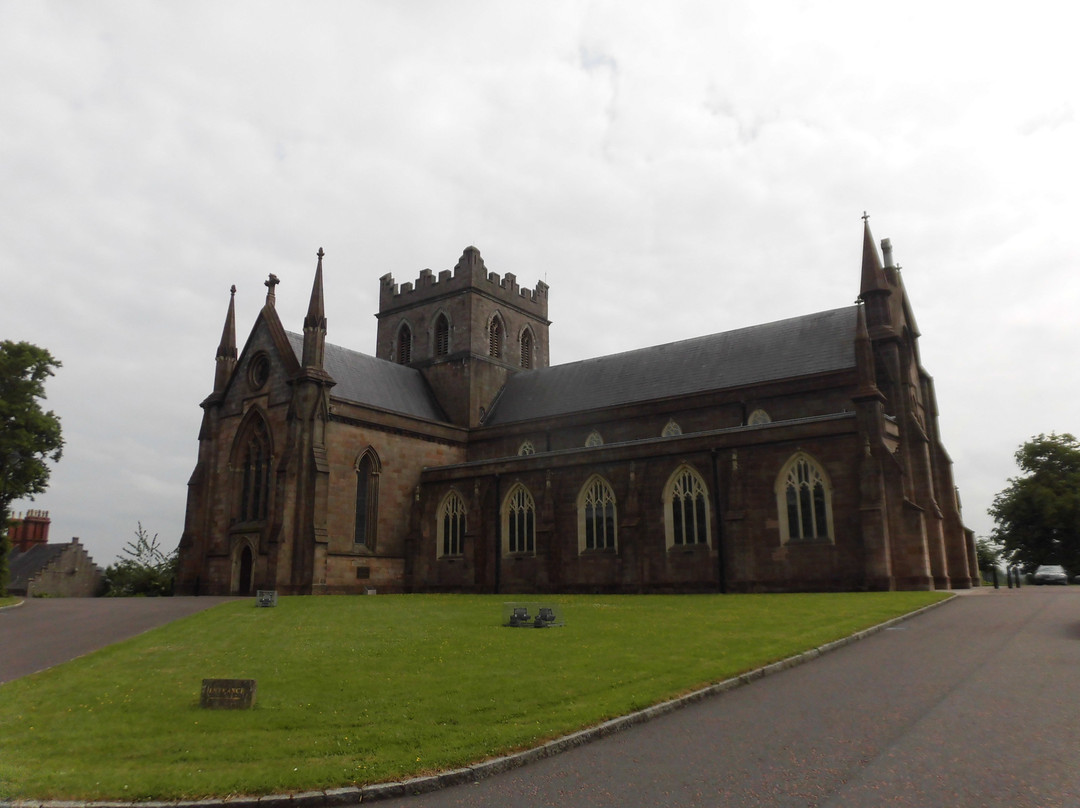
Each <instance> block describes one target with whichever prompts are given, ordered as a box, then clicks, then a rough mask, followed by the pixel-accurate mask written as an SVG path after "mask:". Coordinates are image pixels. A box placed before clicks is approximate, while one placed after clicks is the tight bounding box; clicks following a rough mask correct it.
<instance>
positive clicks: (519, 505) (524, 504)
mask: <svg viewBox="0 0 1080 808" xmlns="http://www.w3.org/2000/svg"><path fill="white" fill-rule="evenodd" d="M502 527H503V537H504V538H503V546H504V547H505V549H506V552H507V553H508V554H518V555H523V554H525V555H531V554H533V553H535V552H536V503H535V502H534V501H533V498H532V494H530V493H529V490H528V489H527V488H526V487H525V486H523V485H516V486H514V487H513V488H512V489H511V490H510V493H509V495H508V496H507V497H506V501H505V504H504V505H503V517H502Z"/></svg>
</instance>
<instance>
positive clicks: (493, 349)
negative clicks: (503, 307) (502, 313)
mask: <svg viewBox="0 0 1080 808" xmlns="http://www.w3.org/2000/svg"><path fill="white" fill-rule="evenodd" d="M503 331H504V329H503V323H502V318H501V317H499V315H498V314H496V315H495V316H494V317H492V318H491V324H490V325H489V326H488V355H489V356H493V357H494V358H496V359H501V358H502V345H503Z"/></svg>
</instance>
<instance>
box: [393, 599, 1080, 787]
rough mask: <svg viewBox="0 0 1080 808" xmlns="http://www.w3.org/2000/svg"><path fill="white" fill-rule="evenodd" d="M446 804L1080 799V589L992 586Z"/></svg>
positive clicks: (503, 777) (493, 780) (504, 777)
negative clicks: (997, 588) (799, 664)
mask: <svg viewBox="0 0 1080 808" xmlns="http://www.w3.org/2000/svg"><path fill="white" fill-rule="evenodd" d="M380 804H381V805H384V806H386V808H391V806H409V808H432V807H433V806H472V807H474V808H475V807H479V806H493V807H494V806H498V808H512V807H513V806H522V807H524V806H528V808H536V807H537V806H560V808H564V807H565V806H618V808H628V807H630V806H829V807H830V808H837V807H839V806H845V808H847V807H848V806H852V807H853V806H860V808H862V807H863V806H920V808H933V807H936V806H999V805H1000V806H1010V808H1017V807H1018V806H1040V808H1050V807H1051V806H1080V587H1077V586H1071V587H1067V588H1066V587H1062V588H1056V587H1055V588H1041V587H1025V588H1024V589H1021V590H1008V589H1002V590H999V591H997V592H994V591H993V590H991V591H989V592H986V591H985V590H983V591H980V592H977V593H972V594H967V595H963V596H961V597H958V598H956V599H955V600H954V601H953V602H951V603H948V604H946V605H944V606H942V607H940V608H938V609H934V610H932V611H930V612H928V613H926V614H925V615H922V616H920V617H917V618H915V619H912V620H910V621H907V622H905V623H902V624H901V625H900V626H898V627H897V628H893V629H889V630H886V631H883V632H881V633H879V634H876V635H874V636H872V637H870V638H868V639H866V640H864V641H862V642H857V643H853V644H851V645H849V646H846V647H844V648H842V649H840V650H838V651H835V652H833V653H830V654H826V655H824V656H822V657H820V658H818V659H815V660H814V661H812V662H810V663H808V664H806V665H802V666H799V667H796V668H791V669H789V670H786V671H783V672H782V673H779V674H776V675H774V676H770V677H767V678H765V679H761V680H758V681H756V682H753V683H752V684H750V685H747V686H745V687H741V688H738V689H736V690H734V691H731V692H729V693H727V694H725V695H722V696H719V697H717V698H714V699H710V700H707V701H704V702H699V703H698V704H695V705H692V706H690V707H687V708H686V709H683V710H679V711H677V712H675V713H671V714H669V715H667V716H665V717H663V718H661V719H659V720H656V721H653V722H651V723H648V724H644V725H639V726H637V727H634V728H632V729H630V730H628V731H626V732H623V733H621V734H618V735H614V736H611V737H608V738H605V739H603V740H601V741H599V742H597V743H594V744H591V745H589V746H585V747H580V748H578V749H574V750H572V751H570V752H567V753H564V754H562V755H559V756H557V757H553V758H548V759H547V760H544V761H541V762H539V763H535V764H532V765H529V766H526V767H523V768H520V769H516V770H514V771H512V772H509V773H507V774H504V775H499V776H497V777H493V778H491V779H488V780H483V781H480V782H479V783H476V784H470V785H462V786H457V787H454V788H450V789H446V790H444V791H439V792H434V793H431V794H425V795H420V796H414V797H409V798H403V799H398V800H392V801H387V802H384V803H380Z"/></svg>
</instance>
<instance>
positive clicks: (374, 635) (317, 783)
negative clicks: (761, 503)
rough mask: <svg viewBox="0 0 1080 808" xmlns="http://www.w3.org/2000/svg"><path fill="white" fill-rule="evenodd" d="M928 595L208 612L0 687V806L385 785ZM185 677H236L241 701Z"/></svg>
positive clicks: (716, 675) (786, 652)
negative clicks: (552, 616)
mask: <svg viewBox="0 0 1080 808" xmlns="http://www.w3.org/2000/svg"><path fill="white" fill-rule="evenodd" d="M941 597H943V595H941V594H937V593H926V592H902V593H852V594H828V595H826V594H800V595H760V596H756V595H740V596H731V595H728V596H716V595H712V596H710V595H701V596H696V595H681V596H642V597H632V596H621V597H620V596H615V597H589V596H560V597H558V598H557V599H556V601H557V602H558V603H559V604H560V605H561V607H562V610H563V614H564V616H565V619H566V625H565V626H563V627H560V628H552V629H547V630H535V629H510V628H503V627H502V626H501V625H500V622H501V618H502V611H501V604H502V602H503V601H504V600H508V598H506V597H505V596H504V597H499V596H453V595H447V596H439V595H432V596H383V595H380V596H378V597H351V598H349V597H337V598H332V597H319V598H302V597H295V598H281V599H280V600H279V602H278V606H277V607H276V608H273V609H258V608H255V607H254V606H253V602H252V601H250V600H248V601H238V602H233V603H228V604H225V605H223V606H220V607H218V608H216V609H213V610H210V611H208V612H203V613H201V614H198V615H194V616H192V617H189V618H186V619H184V620H180V621H177V622H175V623H172V624H170V625H168V626H165V627H164V628H161V629H159V630H157V631H153V632H150V633H148V634H144V635H142V636H140V637H136V638H134V639H132V640H129V641H127V642H124V643H120V644H118V645H115V646H112V647H109V648H106V649H104V650H102V651H100V652H98V653H95V654H92V655H90V656H87V657H83V658H81V659H77V660H75V661H73V662H70V663H68V664H66V665H62V666H60V667H57V668H54V669H52V670H48V671H44V672H42V673H40V674H37V675H34V676H31V677H27V678H24V679H20V680H16V681H14V682H10V683H8V684H5V685H3V686H0V749H2V750H3V753H2V754H0V797H3V798H7V799H18V798H42V799H46V798H47V799H132V800H148V799H179V798H194V797H200V796H207V795H217V796H225V795H230V794H263V793H276V792H283V791H303V790H308V789H313V788H330V787H335V786H343V785H353V784H364V783H371V782H379V781H386V780H395V779H400V778H405V777H409V776H413V775H416V774H419V773H423V772H427V771H432V770H439V769H448V768H454V767H458V766H461V765H464V764H467V763H470V762H474V761H478V760H483V759H485V758H488V757H492V756H497V755H501V754H505V753H506V752H508V751H511V750H516V749H521V748H525V747H529V746H532V745H535V744H537V743H539V742H541V741H544V740H546V739H550V738H553V737H558V736H560V735H563V734H566V733H568V732H571V731H574V730H577V729H580V728H582V727H585V726H589V725H593V724H596V723H598V722H600V721H603V720H605V719H607V718H610V717H613V716H616V715H621V714H625V713H628V712H631V711H633V710H636V709H640V708H642V707H646V706H648V705H651V704H655V703H657V702H660V701H663V700H665V699H668V698H671V697H674V696H676V695H679V694H681V693H685V692H688V691H692V690H695V689H697V688H699V687H702V686H704V685H707V684H709V683H713V682H717V681H721V680H723V679H725V678H728V677H730V676H734V675H737V674H739V673H742V672H745V671H747V670H750V669H753V668H755V667H758V666H760V665H763V664H766V663H769V662H773V661H776V660H778V659H781V658H784V657H787V656H790V655H792V654H795V653H798V652H801V651H803V650H806V649H808V648H812V647H815V646H818V645H821V644H822V643H825V642H829V641H831V640H835V639H838V638H840V637H843V636H846V635H847V634H850V633H852V632H854V631H857V630H859V629H862V628H866V627H868V626H871V625H874V624H876V623H879V622H881V621H883V620H886V619H889V618H891V617H894V616H897V615H899V614H903V613H906V612H908V611H911V610H913V609H916V608H919V607H921V606H924V605H926V604H928V603H931V602H933V601H936V600H938V599H940V598H941ZM204 677H215V678H253V679H256V680H257V681H258V696H257V703H256V706H255V708H254V709H252V710H246V711H218V710H204V709H201V708H200V707H199V703H198V702H199V692H200V685H201V681H202V679H203V678H204Z"/></svg>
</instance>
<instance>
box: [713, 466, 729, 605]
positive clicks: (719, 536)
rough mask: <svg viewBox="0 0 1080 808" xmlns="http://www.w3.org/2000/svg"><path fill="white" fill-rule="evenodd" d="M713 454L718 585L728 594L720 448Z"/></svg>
mask: <svg viewBox="0 0 1080 808" xmlns="http://www.w3.org/2000/svg"><path fill="white" fill-rule="evenodd" d="M709 454H710V455H712V480H713V485H712V488H713V513H714V514H716V519H714V520H713V521H714V522H715V524H716V587H717V589H718V590H719V591H720V594H721V595H726V594H727V582H726V581H725V580H724V520H723V518H722V517H721V516H720V466H719V459H718V458H719V455H720V450H719V449H710V450H709Z"/></svg>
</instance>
